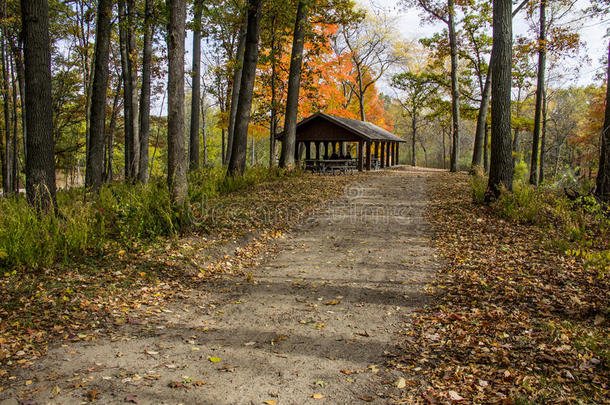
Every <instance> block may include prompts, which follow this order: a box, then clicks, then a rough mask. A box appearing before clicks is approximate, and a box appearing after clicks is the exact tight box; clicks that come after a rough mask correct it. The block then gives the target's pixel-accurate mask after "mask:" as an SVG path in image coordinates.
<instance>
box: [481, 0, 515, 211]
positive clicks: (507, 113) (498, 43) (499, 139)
mask: <svg viewBox="0 0 610 405" xmlns="http://www.w3.org/2000/svg"><path fill="white" fill-rule="evenodd" d="M512 6H513V4H512V1H511V0H494V2H493V32H494V33H493V50H492V55H491V75H492V77H493V80H494V86H493V87H492V89H491V99H492V103H491V117H492V121H491V161H490V166H489V183H488V191H487V196H486V200H487V201H491V200H492V199H494V198H496V197H497V196H499V194H500V192H501V190H502V187H506V189H508V190H512V185H513V162H512V153H511V148H512V137H511V126H510V124H511V122H510V117H511V108H510V107H511V103H510V96H511V95H510V90H511V70H512V42H513V24H512Z"/></svg>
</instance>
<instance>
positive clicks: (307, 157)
mask: <svg viewBox="0 0 610 405" xmlns="http://www.w3.org/2000/svg"><path fill="white" fill-rule="evenodd" d="M310 159H311V142H310V141H305V160H310Z"/></svg>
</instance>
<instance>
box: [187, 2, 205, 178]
mask: <svg viewBox="0 0 610 405" xmlns="http://www.w3.org/2000/svg"><path fill="white" fill-rule="evenodd" d="M194 7H195V16H194V19H193V22H194V29H193V71H192V73H191V80H192V83H193V87H192V92H191V131H190V139H189V170H197V169H199V110H200V107H201V11H202V7H203V4H202V2H201V1H198V2H196V3H195V6H194Z"/></svg>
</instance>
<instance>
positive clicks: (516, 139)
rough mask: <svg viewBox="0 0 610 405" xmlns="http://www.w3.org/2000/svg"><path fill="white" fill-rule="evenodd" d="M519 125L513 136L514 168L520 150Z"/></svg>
mask: <svg viewBox="0 0 610 405" xmlns="http://www.w3.org/2000/svg"><path fill="white" fill-rule="evenodd" d="M519 133H520V131H519V127H517V128H515V135H514V136H513V146H512V155H513V168H514V167H515V165H516V164H517V155H518V153H517V152H518V150H519Z"/></svg>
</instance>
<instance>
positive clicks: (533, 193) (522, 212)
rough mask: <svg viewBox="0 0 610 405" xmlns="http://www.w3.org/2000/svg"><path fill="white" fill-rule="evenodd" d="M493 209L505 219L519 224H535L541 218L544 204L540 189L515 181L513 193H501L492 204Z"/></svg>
mask: <svg viewBox="0 0 610 405" xmlns="http://www.w3.org/2000/svg"><path fill="white" fill-rule="evenodd" d="M494 208H496V209H497V211H498V213H499V214H500V215H501V216H503V217H504V218H506V219H509V220H512V221H516V222H521V223H537V222H539V221H540V219H541V218H542V217H541V214H542V213H543V212H544V208H545V204H544V202H543V195H542V193H541V191H540V189H538V188H536V187H534V186H531V185H529V184H527V183H524V182H521V181H516V182H515V183H514V185H513V192H512V193H511V192H508V191H503V192H502V194H501V195H500V197H499V198H498V199H497V200H496V201H495V202H494Z"/></svg>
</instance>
